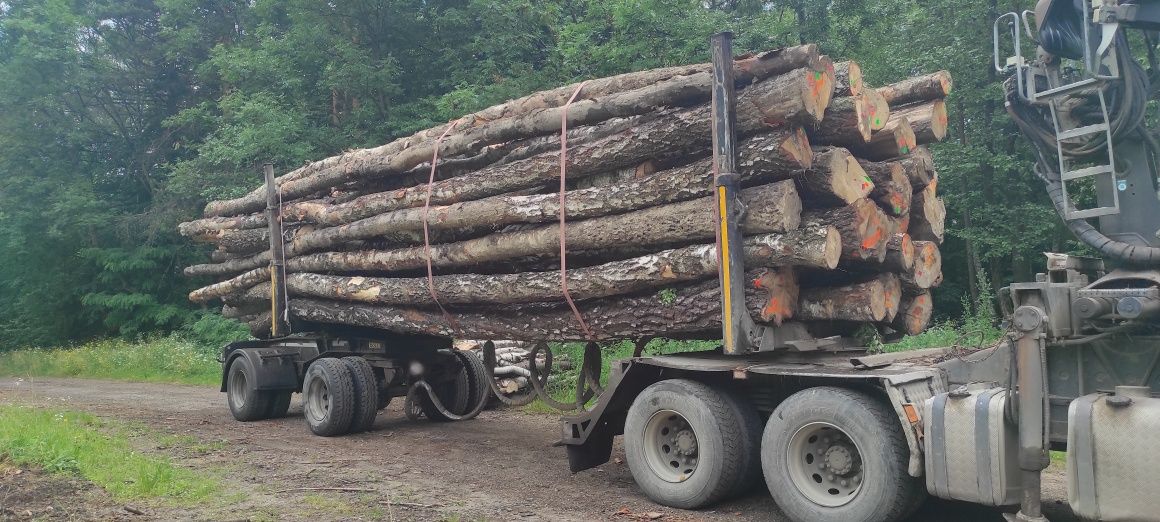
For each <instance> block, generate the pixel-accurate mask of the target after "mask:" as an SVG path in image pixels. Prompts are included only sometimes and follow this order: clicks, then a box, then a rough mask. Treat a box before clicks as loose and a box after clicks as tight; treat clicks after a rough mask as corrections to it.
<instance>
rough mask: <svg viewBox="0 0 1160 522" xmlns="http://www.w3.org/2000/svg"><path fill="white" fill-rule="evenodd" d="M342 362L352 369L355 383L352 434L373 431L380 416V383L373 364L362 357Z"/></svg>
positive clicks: (350, 358)
mask: <svg viewBox="0 0 1160 522" xmlns="http://www.w3.org/2000/svg"><path fill="white" fill-rule="evenodd" d="M342 362H344V363H346V366H347V367H348V368H349V369H350V373H351V377H353V379H352V382H353V383H354V417H353V420H351V423H350V431H351V433H358V432H360V431H366V430H369V429H371V426H373V425H374V423H375V417H378V415H379V393H378V382H377V381H376V380H375V370H374V368H371V363H369V362H367V360H366V359H363V358H362V357H343V358H342Z"/></svg>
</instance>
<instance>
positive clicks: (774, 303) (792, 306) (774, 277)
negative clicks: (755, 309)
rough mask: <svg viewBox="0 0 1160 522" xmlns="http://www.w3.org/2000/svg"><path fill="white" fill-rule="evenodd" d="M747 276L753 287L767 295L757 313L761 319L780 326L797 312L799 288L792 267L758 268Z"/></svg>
mask: <svg viewBox="0 0 1160 522" xmlns="http://www.w3.org/2000/svg"><path fill="white" fill-rule="evenodd" d="M748 277H749V278H750V281H752V285H753V286H754V287H756V288H760V289H761V290H764V291H765V292H766V295H767V296H768V300H767V301H766V303H765V305H764V306H762V307H761V310H760V313H759V315H758V317H759V318H760V320H761V321H763V322H766V323H773V324H774V325H777V326H781V324H782V323H784V322H785V321H786V320H788V319H790V318H792V317H793V316H794V315H795V314H796V313H797V309H798V301H799V299H800V288H799V287H798V281H797V276H796V272H795V271H794V270H793V269H792V268H782V269H764V270H759V271H757V274H756V275H750V276H748Z"/></svg>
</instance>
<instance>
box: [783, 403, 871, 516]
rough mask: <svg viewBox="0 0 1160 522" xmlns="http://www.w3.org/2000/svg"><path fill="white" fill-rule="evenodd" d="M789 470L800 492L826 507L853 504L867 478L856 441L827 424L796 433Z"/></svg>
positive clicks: (788, 457) (789, 453)
mask: <svg viewBox="0 0 1160 522" xmlns="http://www.w3.org/2000/svg"><path fill="white" fill-rule="evenodd" d="M786 468H787V471H788V472H789V476H790V480H791V481H792V482H793V484H794V486H795V487H796V488H797V489H798V491H799V492H800V493H801V494H802V495H804V496H805V497H806V498H807V499H809V500H810V502H813V503H815V504H818V505H819V506H824V507H839V506H844V505H846V504H848V503H850V502H851V501H852V500H854V498H855V497H857V496H858V493H859V492H861V491H862V484H863V479H864V478H865V468H864V467H863V461H862V452H861V450H860V449H859V448H858V444H857V442H855V441H854V440H853V439H851V438H850V436H849V435H848V434H847V433H846V432H845V431H842V429H841V428H838V427H837V426H835V425H833V424H830V423H828V422H811V423H809V424H806V425H805V426H802V427H801V428H798V429H797V431H795V432H794V434H793V435H792V436H791V437H790V441H789V448H788V450H787V452H786Z"/></svg>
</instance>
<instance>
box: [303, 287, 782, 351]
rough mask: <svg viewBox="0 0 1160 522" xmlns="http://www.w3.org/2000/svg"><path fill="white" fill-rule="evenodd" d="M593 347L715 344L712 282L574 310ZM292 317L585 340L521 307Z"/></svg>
mask: <svg viewBox="0 0 1160 522" xmlns="http://www.w3.org/2000/svg"><path fill="white" fill-rule="evenodd" d="M763 293H764V291H763V290H761V289H758V288H754V287H752V286H751V285H747V289H746V306H747V307H748V308H749V310H750V313H751V314H753V315H754V316H758V315H759V314H760V311H761V308H762V307H763V306H766V305H767V304H768V298H767V297H765V296H763V295H761V294H763ZM577 306H578V307H579V309H580V312H581V314H582V315H583V317H584V321H585V322H586V323H587V324H588V326H589V328H591V329H592V333H593V336H594V339H593V340H596V341H607V340H616V339H638V338H641V337H648V336H666V337H672V336H704V337H707V338H718V339H719V338H720V329H721V297H720V291H719V289H718V283H717V281H716V280H712V281H707V282H704V283H699V284H696V285H692V286H688V287H683V288H674V289H666V290H664V291H661V292H657V293H654V294H648V295H644V296H632V297H617V298H610V299H599V300H594V301H587V302H582V303H577ZM290 313H291V315H292V316H293V317H295V318H297V319H300V320H304V321H310V322H316V323H325V324H347V325H355V326H365V327H370V328H380V329H384V330H388V331H392V332H399V333H414V334H427V335H437V336H443V337H482V338H501V339H515V340H521V341H542V340H543V341H549V340H550V341H583V340H588V339H587V338H586V337H585V335H584V332H583V331H582V330H581V328H580V325H579V324H578V323H577V321H576V317H575V315H573V313H572V310H570V309H569V308H568V307H567V306H555V307H545V306H543V305H522V306H510V307H504V308H487V309H485V310H471V311H463V310H451V315H452V317H453V318H454V319H453V322H449V321H448V319H447V318H446V317H445V316H444V315H443V314H442V313H440V312H439V311H438V310H429V309H419V308H405V307H392V306H378V305H357V306H354V305H350V304H346V303H337V302H334V301H323V300H317V299H291V300H290Z"/></svg>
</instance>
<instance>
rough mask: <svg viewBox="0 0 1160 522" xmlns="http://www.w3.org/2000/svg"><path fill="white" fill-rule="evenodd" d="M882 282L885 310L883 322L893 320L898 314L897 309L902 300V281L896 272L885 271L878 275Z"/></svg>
mask: <svg viewBox="0 0 1160 522" xmlns="http://www.w3.org/2000/svg"><path fill="white" fill-rule="evenodd" d="M878 280H879V281H881V282H882V293H883V296H882V298H883V308H885V310H886V317H885V319H884V321H885V322H890V321H893V320H894V318H895V317H896V316H898V309H899V306H900V305H901V302H902V282H901V281H900V280H899V279H898V275H897V274H892V273H889V272H887V273H885V274H880V275H879V276H878Z"/></svg>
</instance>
